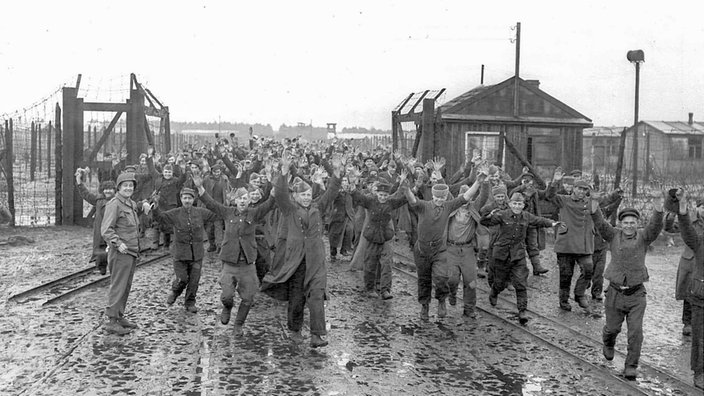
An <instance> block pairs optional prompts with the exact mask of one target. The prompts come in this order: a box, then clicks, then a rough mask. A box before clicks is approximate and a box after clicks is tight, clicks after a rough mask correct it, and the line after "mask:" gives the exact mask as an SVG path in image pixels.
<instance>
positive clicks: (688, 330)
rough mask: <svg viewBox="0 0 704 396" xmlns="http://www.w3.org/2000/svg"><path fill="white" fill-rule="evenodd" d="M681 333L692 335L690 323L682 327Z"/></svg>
mask: <svg viewBox="0 0 704 396" xmlns="http://www.w3.org/2000/svg"><path fill="white" fill-rule="evenodd" d="M682 335H685V336H691V335H692V325H689V324H686V325H684V326H683V327H682Z"/></svg>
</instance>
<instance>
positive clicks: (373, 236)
mask: <svg viewBox="0 0 704 396" xmlns="http://www.w3.org/2000/svg"><path fill="white" fill-rule="evenodd" d="M352 197H353V198H354V201H355V202H358V203H359V205H360V206H362V207H363V208H365V209H368V212H367V217H368V218H369V221H367V225H366V226H364V229H363V230H362V235H363V236H364V237H365V238H367V240H368V241H369V242H372V243H384V242H386V241H390V240H391V239H392V238H393V237H394V230H393V227H389V222H390V221H391V212H392V211H393V210H395V209H398V208H400V207H401V206H403V205H405V204H406V202H407V201H406V198H405V197H399V198H391V197H389V199H388V201H386V202H384V203H381V202H379V200H378V198H376V197H374V196H371V195H364V194H362V193H361V192H359V191H357V190H355V191H353V192H352Z"/></svg>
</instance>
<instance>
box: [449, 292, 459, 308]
mask: <svg viewBox="0 0 704 396" xmlns="http://www.w3.org/2000/svg"><path fill="white" fill-rule="evenodd" d="M447 299H448V300H449V301H450V305H452V306H453V307H454V306H455V305H457V296H456V295H455V293H453V292H450V295H449V296H447Z"/></svg>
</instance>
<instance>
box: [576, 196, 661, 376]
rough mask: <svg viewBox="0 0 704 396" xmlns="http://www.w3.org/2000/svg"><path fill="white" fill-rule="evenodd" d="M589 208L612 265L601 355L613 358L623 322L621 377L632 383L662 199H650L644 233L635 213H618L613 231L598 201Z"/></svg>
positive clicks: (608, 272) (608, 269)
mask: <svg viewBox="0 0 704 396" xmlns="http://www.w3.org/2000/svg"><path fill="white" fill-rule="evenodd" d="M576 188H577V186H575V189H576ZM590 206H591V218H592V220H593V221H594V224H595V225H596V227H597V229H598V230H599V233H600V234H601V236H602V238H604V240H606V241H607V242H609V243H610V244H611V246H610V250H611V262H609V265H608V266H607V267H606V271H605V272H604V279H606V280H608V281H609V286H608V288H607V290H606V298H605V299H604V312H605V314H606V323H605V324H604V329H603V331H602V340H603V342H604V346H603V354H604V357H605V358H606V360H612V359H613V358H614V345H615V344H616V337H617V336H618V334H619V333H620V332H621V325H622V324H623V321H624V320H626V325H627V328H628V353H627V355H626V362H625V367H624V370H623V374H624V376H625V377H626V378H627V379H629V380H633V379H635V378H636V376H637V371H636V369H637V368H638V361H639V359H640V351H641V347H642V345H643V315H644V314H645V307H646V304H647V300H646V291H645V286H644V284H645V282H647V281H648V279H649V277H648V269H647V268H646V266H645V254H646V253H647V251H648V246H649V245H650V244H651V243H652V242H653V241H655V239H657V237H658V235H660V231H661V230H662V227H663V197H662V196H661V195H657V196H654V197H653V213H652V214H651V216H650V221H649V222H648V225H647V226H646V227H645V229H643V230H638V228H637V227H638V220H639V219H640V217H641V214H640V212H638V210H637V209H634V208H625V209H623V210H621V212H619V214H618V221H619V226H618V227H613V226H611V224H609V223H608V222H607V221H605V220H604V217H603V215H602V213H601V210H600V209H599V201H598V200H596V199H592V200H591V203H590Z"/></svg>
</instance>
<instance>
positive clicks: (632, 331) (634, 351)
mask: <svg viewBox="0 0 704 396" xmlns="http://www.w3.org/2000/svg"><path fill="white" fill-rule="evenodd" d="M645 296H646V291H645V286H642V287H641V289H639V290H638V291H636V292H635V293H633V294H631V295H626V294H624V293H622V292H620V291H618V289H616V288H615V287H609V288H608V289H607V290H606V298H605V299H604V313H605V314H606V324H605V325H604V329H603V331H602V338H603V341H604V345H606V346H610V347H613V346H614V345H615V344H616V337H617V336H618V334H619V333H620V332H621V325H622V324H623V321H624V319H625V321H626V327H627V331H628V348H627V349H628V353H627V354H626V364H625V366H626V367H638V361H639V360H640V351H641V347H642V346H643V315H644V314H645V307H646V306H647V300H646V297H645Z"/></svg>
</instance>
